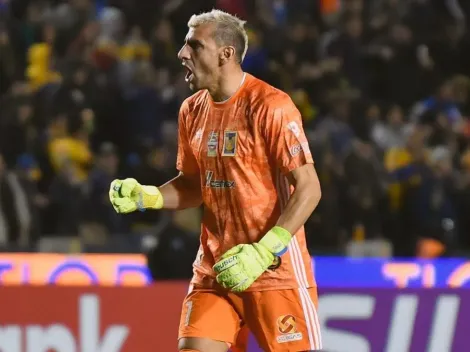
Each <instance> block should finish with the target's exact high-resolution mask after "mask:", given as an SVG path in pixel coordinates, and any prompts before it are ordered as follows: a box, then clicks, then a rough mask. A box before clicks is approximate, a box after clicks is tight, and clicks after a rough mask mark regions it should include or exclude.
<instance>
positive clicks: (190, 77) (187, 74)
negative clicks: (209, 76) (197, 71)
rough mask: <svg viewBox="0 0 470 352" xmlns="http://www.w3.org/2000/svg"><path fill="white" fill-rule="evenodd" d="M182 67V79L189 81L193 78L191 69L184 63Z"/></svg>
mask: <svg viewBox="0 0 470 352" xmlns="http://www.w3.org/2000/svg"><path fill="white" fill-rule="evenodd" d="M184 67H185V68H186V76H185V77H184V79H185V81H186V82H190V81H191V80H192V79H193V78H194V74H193V71H192V70H191V69H190V68H189V67H188V66H186V65H185V66H184Z"/></svg>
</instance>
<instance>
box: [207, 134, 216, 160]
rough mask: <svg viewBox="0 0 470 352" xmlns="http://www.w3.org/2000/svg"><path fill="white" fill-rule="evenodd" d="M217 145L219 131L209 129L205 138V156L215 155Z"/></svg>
mask: <svg viewBox="0 0 470 352" xmlns="http://www.w3.org/2000/svg"><path fill="white" fill-rule="evenodd" d="M218 146H219V133H218V132H215V131H211V132H210V133H209V138H208V139H207V156H209V157H215V156H217V147H218Z"/></svg>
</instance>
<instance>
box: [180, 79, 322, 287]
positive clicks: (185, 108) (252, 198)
mask: <svg viewBox="0 0 470 352" xmlns="http://www.w3.org/2000/svg"><path fill="white" fill-rule="evenodd" d="M178 135H179V141H178V158H177V168H178V170H180V171H181V172H183V173H184V174H199V175H200V178H201V189H202V199H203V203H204V215H203V220H202V225H201V246H200V249H199V252H198V254H197V257H196V260H195V262H194V277H193V279H192V284H193V285H194V286H195V287H201V288H214V287H216V285H217V283H216V281H215V274H214V272H213V270H212V266H213V265H214V264H215V262H216V261H217V260H218V259H219V258H220V256H221V255H223V254H224V253H225V252H226V251H227V250H229V249H230V248H232V247H234V246H236V245H238V244H242V243H253V242H257V241H259V240H260V239H261V238H262V237H263V235H264V234H266V232H267V231H268V230H269V229H271V228H272V227H273V226H274V225H275V224H276V222H277V220H278V218H279V216H280V214H281V212H282V210H283V207H284V206H285V205H286V203H287V201H288V199H289V196H290V194H291V191H292V189H291V187H290V185H289V184H288V181H287V178H286V177H285V175H286V174H287V173H289V172H290V171H292V170H293V169H295V168H297V167H299V166H302V165H304V164H308V163H313V159H312V155H311V153H310V150H309V146H308V142H307V138H306V137H305V134H304V131H303V128H302V120H301V116H300V112H299V111H298V110H297V108H296V107H295V105H294V103H293V102H292V100H291V99H290V97H289V96H288V95H287V94H286V93H284V92H282V91H280V90H278V89H276V88H274V87H272V86H270V85H269V84H267V83H265V82H263V81H261V80H259V79H257V78H255V77H253V76H251V75H250V74H246V76H245V80H244V82H243V83H242V85H241V87H240V88H239V89H238V91H237V92H236V94H235V95H234V96H232V97H231V98H230V99H228V100H227V101H225V102H222V103H215V102H214V101H213V100H212V98H211V97H210V95H209V93H208V92H207V91H206V90H202V91H199V92H197V93H195V94H194V95H192V96H191V97H189V98H188V99H186V100H185V101H184V102H183V104H182V106H181V110H180V114H179V132H178ZM299 286H302V287H312V286H315V281H314V278H313V274H312V268H311V259H310V256H309V253H308V250H307V246H306V243H305V233H304V229H303V228H301V229H300V230H299V231H298V232H297V233H296V234H295V236H294V237H293V239H292V241H291V243H290V245H289V250H288V251H287V253H286V254H284V255H283V256H282V263H281V266H280V267H279V268H277V269H275V270H268V271H266V272H265V273H264V274H263V275H262V276H261V277H260V278H259V279H258V280H257V281H256V282H255V283H254V284H253V285H252V286H251V287H250V288H249V290H250V291H260V290H271V289H283V288H296V287H299Z"/></svg>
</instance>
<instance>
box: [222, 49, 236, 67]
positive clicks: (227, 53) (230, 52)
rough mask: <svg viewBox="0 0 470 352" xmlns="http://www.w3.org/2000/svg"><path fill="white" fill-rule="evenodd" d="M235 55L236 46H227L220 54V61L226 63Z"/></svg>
mask: <svg viewBox="0 0 470 352" xmlns="http://www.w3.org/2000/svg"><path fill="white" fill-rule="evenodd" d="M234 57H235V48H234V47H233V46H225V47H224V48H223V49H222V50H221V51H220V54H219V61H220V63H221V64H224V63H226V62H228V61H230V60H231V59H233V58H234Z"/></svg>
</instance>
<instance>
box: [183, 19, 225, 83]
mask: <svg viewBox="0 0 470 352" xmlns="http://www.w3.org/2000/svg"><path fill="white" fill-rule="evenodd" d="M213 31H214V25H212V24H204V25H200V26H198V27H196V28H190V29H189V32H188V34H187V35H186V39H185V43H184V45H183V47H182V48H181V50H180V52H179V53H178V58H179V59H180V60H181V61H182V63H183V66H185V67H186V69H187V73H186V77H185V78H186V82H188V83H189V88H190V89H191V90H192V91H198V90H201V89H207V88H209V87H210V86H211V85H213V84H214V83H215V82H216V81H217V78H218V73H219V52H220V50H221V48H219V46H218V45H217V43H216V42H215V40H214V38H213Z"/></svg>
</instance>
